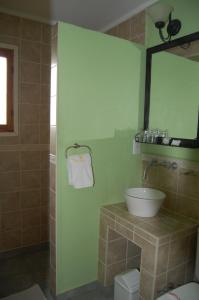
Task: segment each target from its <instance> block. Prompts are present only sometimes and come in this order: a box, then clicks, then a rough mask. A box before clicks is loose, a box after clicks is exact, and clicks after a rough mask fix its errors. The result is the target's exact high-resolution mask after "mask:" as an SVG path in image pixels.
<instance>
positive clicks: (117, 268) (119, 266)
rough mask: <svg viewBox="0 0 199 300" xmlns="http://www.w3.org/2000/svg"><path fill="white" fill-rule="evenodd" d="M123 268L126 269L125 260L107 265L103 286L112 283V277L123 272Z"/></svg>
mask: <svg viewBox="0 0 199 300" xmlns="http://www.w3.org/2000/svg"><path fill="white" fill-rule="evenodd" d="M125 269H126V263H125V261H123V262H120V263H116V264H113V265H110V266H108V267H107V269H106V281H105V286H108V285H111V284H113V281H114V277H115V276H116V275H118V274H120V273H122V272H124V271H125Z"/></svg>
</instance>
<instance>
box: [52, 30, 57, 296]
mask: <svg viewBox="0 0 199 300" xmlns="http://www.w3.org/2000/svg"><path fill="white" fill-rule="evenodd" d="M51 44H52V52H51V97H50V99H51V100H50V102H51V114H54V117H51V124H50V280H51V285H50V286H51V291H52V293H53V295H55V294H56V101H57V26H56V25H55V26H53V27H52V43H51Z"/></svg>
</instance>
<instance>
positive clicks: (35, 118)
mask: <svg viewBox="0 0 199 300" xmlns="http://www.w3.org/2000/svg"><path fill="white" fill-rule="evenodd" d="M19 108H20V123H21V124H32V123H38V122H39V114H40V106H39V105H33V104H25V103H23V104H20V106H19Z"/></svg>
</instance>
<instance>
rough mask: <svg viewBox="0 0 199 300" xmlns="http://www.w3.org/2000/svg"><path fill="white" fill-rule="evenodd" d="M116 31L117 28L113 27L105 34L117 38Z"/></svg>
mask: <svg viewBox="0 0 199 300" xmlns="http://www.w3.org/2000/svg"><path fill="white" fill-rule="evenodd" d="M117 30H118V26H115V27H113V28H111V29H109V30H108V31H107V32H106V34H109V35H113V36H117V35H118V33H117Z"/></svg>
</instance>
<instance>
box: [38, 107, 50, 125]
mask: <svg viewBox="0 0 199 300" xmlns="http://www.w3.org/2000/svg"><path fill="white" fill-rule="evenodd" d="M39 122H40V123H50V106H49V104H46V105H40V106H39Z"/></svg>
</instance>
